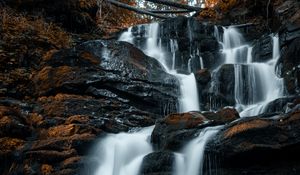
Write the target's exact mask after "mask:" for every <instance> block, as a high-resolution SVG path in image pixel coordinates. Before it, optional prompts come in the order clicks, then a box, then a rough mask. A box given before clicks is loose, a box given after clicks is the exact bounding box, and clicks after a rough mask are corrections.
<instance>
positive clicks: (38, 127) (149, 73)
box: [0, 40, 179, 175]
mask: <svg viewBox="0 0 300 175" xmlns="http://www.w3.org/2000/svg"><path fill="white" fill-rule="evenodd" d="M38 67H39V69H37V70H34V71H32V72H31V75H30V76H28V77H29V78H28V80H27V81H26V82H24V83H23V86H24V87H23V88H24V89H30V92H31V94H30V95H31V96H30V97H29V96H27V97H26V98H25V99H22V100H21V99H16V98H12V97H9V94H6V95H8V97H2V98H0V145H1V146H0V164H1V167H0V174H18V173H19V174H64V175H66V174H72V175H74V174H80V173H81V170H83V169H84V168H85V164H84V162H86V161H84V160H85V155H87V151H88V148H90V146H91V144H92V143H93V141H94V140H95V139H96V138H98V137H100V136H101V135H102V134H104V133H105V132H110V133H118V132H121V131H128V130H129V129H130V128H132V127H144V126H150V125H153V124H154V123H155V120H156V119H158V118H162V116H164V115H165V114H168V113H171V112H175V111H176V110H177V109H176V108H177V96H178V93H179V90H178V85H177V84H178V83H177V79H176V78H174V77H173V76H172V75H169V74H167V73H165V71H164V69H163V68H162V67H161V66H160V64H159V63H158V62H157V61H156V60H155V59H153V58H150V57H148V56H146V55H145V54H143V52H141V51H140V50H138V49H137V48H135V47H134V46H132V45H131V44H128V43H124V42H117V41H103V40H97V41H89V42H86V43H83V44H81V45H78V46H76V47H74V48H71V49H65V50H61V51H58V52H52V53H50V54H49V55H47V56H46V57H44V59H43V60H41V61H40V62H39V65H38Z"/></svg>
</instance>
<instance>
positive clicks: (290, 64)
mask: <svg viewBox="0 0 300 175" xmlns="http://www.w3.org/2000/svg"><path fill="white" fill-rule="evenodd" d="M299 46H300V38H297V39H295V40H293V41H292V42H291V43H289V44H288V45H287V46H286V47H284V51H283V53H282V56H281V58H280V64H279V68H281V76H282V77H283V78H284V83H285V86H286V89H287V91H288V93H289V94H291V95H293V94H298V93H299V91H300V79H299V77H300V61H299V59H298V58H299V56H300V48H299Z"/></svg>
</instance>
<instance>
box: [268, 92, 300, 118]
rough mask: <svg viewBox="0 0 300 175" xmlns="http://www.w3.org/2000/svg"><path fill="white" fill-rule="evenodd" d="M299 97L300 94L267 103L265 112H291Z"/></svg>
mask: <svg viewBox="0 0 300 175" xmlns="http://www.w3.org/2000/svg"><path fill="white" fill-rule="evenodd" d="M299 98H300V97H299V96H292V97H283V98H278V99H276V100H274V101H272V102H270V103H269V104H267V105H266V107H265V108H264V113H265V114H268V113H269V114H272V113H289V112H291V110H294V109H293V108H294V107H295V106H296V105H297V102H296V101H297V100H298V99H299Z"/></svg>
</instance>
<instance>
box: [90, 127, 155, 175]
mask: <svg viewBox="0 0 300 175" xmlns="http://www.w3.org/2000/svg"><path fill="white" fill-rule="evenodd" d="M153 129H154V126H151V127H147V128H143V129H142V130H140V131H137V132H133V133H119V134H109V135H107V136H106V137H105V138H104V139H101V141H100V142H99V143H98V144H97V145H96V148H95V150H94V151H93V156H92V157H93V159H95V160H97V162H99V166H98V168H97V169H96V171H95V172H94V175H128V174H130V175H138V174H139V171H140V167H141V164H142V161H143V158H144V156H145V155H147V154H149V153H151V152H152V151H153V150H152V146H151V143H150V136H151V133H152V130H153Z"/></svg>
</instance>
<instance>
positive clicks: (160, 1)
mask: <svg viewBox="0 0 300 175" xmlns="http://www.w3.org/2000/svg"><path fill="white" fill-rule="evenodd" d="M145 1H149V2H153V3H157V4H163V5H167V6H172V7H177V8H181V9H186V10H190V11H200V10H202V8H201V7H195V6H189V5H186V4H180V3H177V2H172V1H168V0H145Z"/></svg>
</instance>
